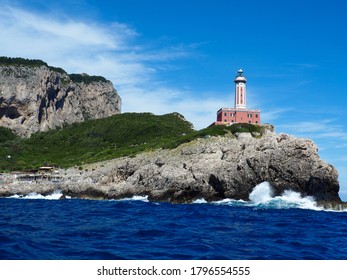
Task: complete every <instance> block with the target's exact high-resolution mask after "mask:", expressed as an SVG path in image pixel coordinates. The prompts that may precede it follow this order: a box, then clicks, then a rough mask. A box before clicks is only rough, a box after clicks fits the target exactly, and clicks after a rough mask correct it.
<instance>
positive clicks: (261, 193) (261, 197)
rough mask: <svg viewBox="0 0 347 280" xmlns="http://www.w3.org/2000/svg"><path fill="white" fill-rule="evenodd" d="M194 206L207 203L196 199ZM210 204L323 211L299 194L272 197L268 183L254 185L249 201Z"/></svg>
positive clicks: (288, 193) (225, 200)
mask: <svg viewBox="0 0 347 280" xmlns="http://www.w3.org/2000/svg"><path fill="white" fill-rule="evenodd" d="M193 203H194V204H202V203H208V202H207V201H206V200H205V199H197V200H195V201H193ZM211 204H217V205H227V206H248V207H255V208H261V209H290V208H299V209H310V210H317V211H318V210H319V211H321V210H323V208H321V207H318V206H317V204H316V201H315V200H314V198H313V197H311V196H305V197H303V196H301V194H300V193H297V192H294V191H291V190H286V191H284V192H283V194H282V195H280V196H274V190H273V187H272V186H271V185H270V183H269V182H262V183H260V184H259V185H256V186H255V187H254V189H253V191H252V192H251V193H250V195H249V201H244V200H235V199H230V198H226V199H223V200H220V201H214V202H211Z"/></svg>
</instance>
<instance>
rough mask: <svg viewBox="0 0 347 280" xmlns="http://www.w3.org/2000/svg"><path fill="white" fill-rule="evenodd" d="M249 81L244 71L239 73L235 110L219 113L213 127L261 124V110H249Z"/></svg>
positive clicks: (223, 110) (221, 110)
mask: <svg viewBox="0 0 347 280" xmlns="http://www.w3.org/2000/svg"><path fill="white" fill-rule="evenodd" d="M246 82H247V79H246V77H245V76H244V75H243V70H242V69H240V70H238V71H237V74H236V76H235V78H234V83H235V96H234V108H221V109H219V110H218V111H217V121H216V122H214V123H213V124H212V125H221V124H223V125H231V124H234V123H250V124H260V110H253V109H247V95H246Z"/></svg>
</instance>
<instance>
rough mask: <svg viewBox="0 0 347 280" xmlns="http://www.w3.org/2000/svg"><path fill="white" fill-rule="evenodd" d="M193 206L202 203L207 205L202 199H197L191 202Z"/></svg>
mask: <svg viewBox="0 0 347 280" xmlns="http://www.w3.org/2000/svg"><path fill="white" fill-rule="evenodd" d="M193 203H194V204H203V203H207V201H206V200H205V199H203V198H199V199H196V200H194V201H193Z"/></svg>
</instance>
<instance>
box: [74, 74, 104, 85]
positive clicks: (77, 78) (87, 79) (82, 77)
mask: <svg viewBox="0 0 347 280" xmlns="http://www.w3.org/2000/svg"><path fill="white" fill-rule="evenodd" d="M69 77H70V79H71V81H73V82H75V83H82V82H83V83H85V84H91V83H93V82H107V80H106V79H105V78H104V77H102V76H89V75H87V74H70V75H69Z"/></svg>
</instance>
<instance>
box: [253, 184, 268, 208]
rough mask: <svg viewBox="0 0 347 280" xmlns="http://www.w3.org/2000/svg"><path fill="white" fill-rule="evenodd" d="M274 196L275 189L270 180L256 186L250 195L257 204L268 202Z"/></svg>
mask: <svg viewBox="0 0 347 280" xmlns="http://www.w3.org/2000/svg"><path fill="white" fill-rule="evenodd" d="M272 197H273V189H272V187H271V185H270V184H269V182H262V183H260V184H259V185H257V186H255V188H254V189H253V191H252V192H251V193H250V195H249V199H250V200H251V201H252V202H253V203H255V204H260V203H265V202H268V201H270V200H271V199H272Z"/></svg>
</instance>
